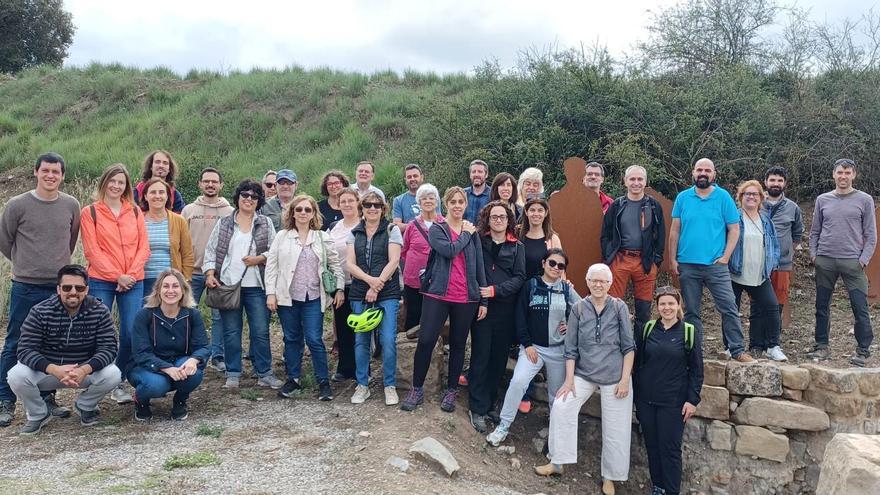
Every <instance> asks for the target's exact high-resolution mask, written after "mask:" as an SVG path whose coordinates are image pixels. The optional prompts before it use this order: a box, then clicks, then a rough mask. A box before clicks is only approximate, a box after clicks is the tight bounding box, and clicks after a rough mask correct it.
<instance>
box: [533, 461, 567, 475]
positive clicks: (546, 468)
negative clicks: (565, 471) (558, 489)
mask: <svg viewBox="0 0 880 495" xmlns="http://www.w3.org/2000/svg"><path fill="white" fill-rule="evenodd" d="M535 474H537V475H538V476H550V475H554V474H555V475H559V474H562V466H561V465H559V464H553V463H552V462H548V463H547V464H544V465H543V466H537V467H536V468H535Z"/></svg>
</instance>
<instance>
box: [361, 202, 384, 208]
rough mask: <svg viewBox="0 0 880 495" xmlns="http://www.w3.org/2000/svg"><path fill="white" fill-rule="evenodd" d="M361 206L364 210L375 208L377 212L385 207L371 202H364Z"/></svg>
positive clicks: (382, 204)
mask: <svg viewBox="0 0 880 495" xmlns="http://www.w3.org/2000/svg"><path fill="white" fill-rule="evenodd" d="M361 206H362V207H363V208H364V209H365V210H366V209H369V208H375V209H377V210H381V209H382V208H383V207H384V206H385V203H373V202H370V201H365V202H363V203H361Z"/></svg>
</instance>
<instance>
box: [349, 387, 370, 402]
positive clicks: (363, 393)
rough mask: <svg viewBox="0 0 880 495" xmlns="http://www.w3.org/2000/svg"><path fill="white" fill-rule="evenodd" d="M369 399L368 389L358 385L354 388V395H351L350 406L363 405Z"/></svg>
mask: <svg viewBox="0 0 880 495" xmlns="http://www.w3.org/2000/svg"><path fill="white" fill-rule="evenodd" d="M369 398H370V388H369V387H367V386H366V385H358V386H357V387H355V388H354V394H352V395H351V403H352V404H363V403H364V401H366V400H367V399H369Z"/></svg>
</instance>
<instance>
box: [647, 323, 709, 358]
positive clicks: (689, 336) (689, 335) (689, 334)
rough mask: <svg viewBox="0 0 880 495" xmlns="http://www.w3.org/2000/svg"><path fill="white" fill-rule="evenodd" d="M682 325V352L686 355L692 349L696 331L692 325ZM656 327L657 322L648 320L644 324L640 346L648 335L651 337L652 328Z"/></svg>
mask: <svg viewBox="0 0 880 495" xmlns="http://www.w3.org/2000/svg"><path fill="white" fill-rule="evenodd" d="M683 323H684V350H685V352H687V353H688V354H690V352H691V351H692V350H693V349H694V333H695V332H696V329H695V328H694V325H693V324H691V323H688V322H686V321H685V322H683ZM656 325H657V320H650V321H648V322H647V323H645V329H644V330H642V346H644V343H645V342H647V340H648V335H651V331H652V330H654V326H656Z"/></svg>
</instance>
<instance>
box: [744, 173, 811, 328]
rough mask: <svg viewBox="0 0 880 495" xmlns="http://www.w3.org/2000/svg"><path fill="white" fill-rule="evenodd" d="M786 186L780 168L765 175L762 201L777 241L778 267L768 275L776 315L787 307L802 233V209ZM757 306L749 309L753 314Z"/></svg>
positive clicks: (784, 177)
mask: <svg viewBox="0 0 880 495" xmlns="http://www.w3.org/2000/svg"><path fill="white" fill-rule="evenodd" d="M786 184H787V180H786V176H785V169H784V168H782V167H779V166H775V167H770V168H769V169H767V172H766V173H765V174H764V186H765V187H766V188H767V195H768V198H767V200H766V201H764V206H763V208H764V211H765V212H767V216H769V217H770V220H771V221H772V222H773V227H775V229H776V238H777V239H778V240H779V266H778V267H777V268H776V270H773V272H772V273H771V274H770V283H771V284H772V285H773V291H774V292H775V293H776V300H777V301H779V314H780V316H781V315H782V308H783V306H784V305H786V304H788V291H789V288H790V287H791V268H792V265H793V263H792V261H793V259H794V249H795V247H796V246H797V245H799V244H800V243H801V237H802V236H803V234H804V220H803V213H801V207H800V206H798V205H797V203H795V202H794V201H792V200H790V199H788V198H786V197H785V186H786ZM755 308H756V306H753V307H752V311H754V310H755Z"/></svg>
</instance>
